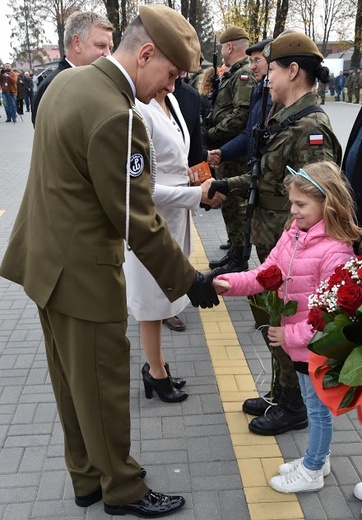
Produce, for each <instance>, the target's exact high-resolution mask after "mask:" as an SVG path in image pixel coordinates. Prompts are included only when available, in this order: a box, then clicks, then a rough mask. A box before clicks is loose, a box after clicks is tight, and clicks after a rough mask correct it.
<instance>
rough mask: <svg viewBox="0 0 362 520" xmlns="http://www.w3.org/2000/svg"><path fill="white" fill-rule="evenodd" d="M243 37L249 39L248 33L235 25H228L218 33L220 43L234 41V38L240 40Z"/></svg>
mask: <svg viewBox="0 0 362 520" xmlns="http://www.w3.org/2000/svg"><path fill="white" fill-rule="evenodd" d="M243 38H245V39H246V40H249V35H248V33H247V32H246V31H245V30H244V29H242V28H241V27H238V26H237V25H233V26H232V27H229V28H228V29H226V31H224V32H223V33H222V34H221V35H220V43H225V42H234V41H235V40H241V39H243Z"/></svg>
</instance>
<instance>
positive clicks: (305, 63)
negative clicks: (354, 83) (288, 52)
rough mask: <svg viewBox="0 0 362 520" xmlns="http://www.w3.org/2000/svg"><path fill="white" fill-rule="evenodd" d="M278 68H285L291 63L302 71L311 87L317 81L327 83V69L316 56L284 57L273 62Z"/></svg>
mask: <svg viewBox="0 0 362 520" xmlns="http://www.w3.org/2000/svg"><path fill="white" fill-rule="evenodd" d="M275 61H276V62H277V64H278V65H279V66H280V67H283V68H287V67H289V65H290V64H291V63H293V61H294V62H295V63H297V64H298V65H299V67H300V68H301V69H303V70H304V71H305V73H306V75H307V81H308V82H309V84H310V85H311V86H312V85H314V83H315V80H316V79H318V80H319V81H320V82H321V83H328V82H329V79H330V78H329V68H328V67H323V66H322V65H321V62H320V60H319V58H317V56H286V57H285V58H279V59H278V60H275Z"/></svg>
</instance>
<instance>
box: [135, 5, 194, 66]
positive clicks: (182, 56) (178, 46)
mask: <svg viewBox="0 0 362 520" xmlns="http://www.w3.org/2000/svg"><path fill="white" fill-rule="evenodd" d="M139 14H140V18H141V22H142V24H143V26H144V28H145V29H146V31H147V33H148V34H149V36H150V37H151V39H152V41H153V43H154V44H155V45H156V47H157V48H158V49H159V50H160V51H161V52H162V54H163V55H164V56H165V57H166V58H167V59H168V60H169V61H171V63H173V64H174V65H175V66H176V67H177V68H178V69H180V70H183V71H185V72H196V71H197V70H198V69H199V68H200V55H201V47H200V42H199V39H198V37H197V34H196V31H195V29H194V28H193V27H192V25H191V24H190V23H189V22H188V21H187V20H186V18H185V17H184V16H182V15H181V14H180V13H178V12H176V11H175V10H174V9H171V8H170V7H167V6H165V5H140V7H139Z"/></svg>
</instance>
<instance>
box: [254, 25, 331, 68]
mask: <svg viewBox="0 0 362 520" xmlns="http://www.w3.org/2000/svg"><path fill="white" fill-rule="evenodd" d="M263 56H264V57H265V59H266V61H267V62H268V63H270V62H271V61H275V60H279V59H281V58H289V57H296V58H297V57H308V56H309V57H315V58H318V59H319V60H320V61H323V59H324V58H323V56H322V54H321V53H320V52H319V50H318V47H317V46H316V44H315V43H314V41H313V40H311V39H310V38H309V36H307V35H306V34H303V33H299V32H298V33H297V32H293V33H287V34H281V35H280V36H278V38H276V39H275V40H274V41H272V42H271V43H268V44H267V45H266V46H265V48H264V50H263Z"/></svg>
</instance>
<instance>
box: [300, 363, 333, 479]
mask: <svg viewBox="0 0 362 520" xmlns="http://www.w3.org/2000/svg"><path fill="white" fill-rule="evenodd" d="M297 374H298V378H299V384H300V390H301V392H302V397H303V401H304V403H305V405H306V407H307V413H308V428H309V441H308V448H307V451H306V453H305V456H304V460H303V464H304V466H305V467H306V468H308V469H312V470H316V469H321V468H322V467H323V464H324V463H325V461H326V456H327V455H328V453H329V449H330V446H331V442H332V434H333V416H332V413H331V411H330V410H329V409H328V408H327V407H326V406H325V405H324V404H323V403H322V401H321V400H320V399H319V397H318V396H317V394H316V391H315V390H314V386H313V383H312V380H311V378H310V376H308V375H306V374H301V373H300V372H297Z"/></svg>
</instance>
